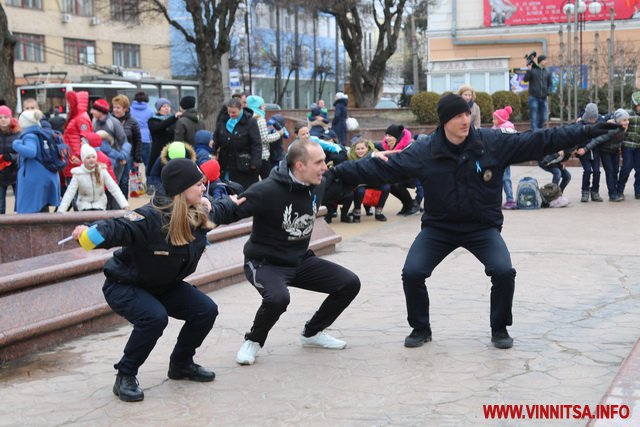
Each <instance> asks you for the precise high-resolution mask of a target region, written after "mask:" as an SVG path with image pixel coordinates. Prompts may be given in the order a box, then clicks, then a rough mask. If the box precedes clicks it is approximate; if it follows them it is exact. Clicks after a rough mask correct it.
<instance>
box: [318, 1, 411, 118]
mask: <svg viewBox="0 0 640 427" xmlns="http://www.w3.org/2000/svg"><path fill="white" fill-rule="evenodd" d="M405 3H406V0H369V1H365V0H323V1H322V4H318V6H317V7H318V9H319V10H321V11H323V12H326V13H329V14H331V15H333V16H334V17H335V19H336V22H337V23H338V27H339V28H340V36H341V38H342V43H343V45H344V48H345V50H346V51H347V54H348V55H349V59H350V60H351V64H350V76H349V82H350V83H351V90H352V91H353V94H354V96H355V100H356V104H357V105H358V106H359V107H372V106H374V105H375V103H376V102H377V100H378V98H379V97H380V94H381V93H382V89H383V81H384V76H385V69H386V63H387V60H388V59H389V57H391V55H393V53H394V52H395V51H396V47H397V41H398V35H399V34H400V31H401V26H402V14H403V10H404V5H405ZM363 8H366V9H369V10H370V11H371V14H372V15H373V21H374V23H375V25H376V27H377V29H378V40H377V43H376V49H375V53H374V55H373V58H372V60H371V63H370V64H369V67H368V68H367V67H366V66H365V61H364V58H363V49H362V39H363V30H362V19H361V17H360V11H361V10H362V9H363Z"/></svg>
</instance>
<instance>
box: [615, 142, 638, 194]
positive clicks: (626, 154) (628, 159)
mask: <svg viewBox="0 0 640 427" xmlns="http://www.w3.org/2000/svg"><path fill="white" fill-rule="evenodd" d="M632 169H633V170H635V178H634V181H633V192H634V193H635V194H636V195H638V194H640V149H635V148H629V147H622V168H620V176H619V178H618V194H624V186H625V185H626V184H627V180H628V179H629V174H631V170H632Z"/></svg>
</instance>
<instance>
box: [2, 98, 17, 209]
mask: <svg viewBox="0 0 640 427" xmlns="http://www.w3.org/2000/svg"><path fill="white" fill-rule="evenodd" d="M19 135H20V125H19V124H18V121H17V120H16V119H14V118H13V115H12V114H11V109H10V108H9V107H7V106H6V105H2V106H0V214H4V213H5V212H6V207H7V190H8V189H9V187H12V188H13V194H16V178H17V175H18V153H16V151H15V150H14V149H13V141H14V140H15V139H17V138H18V136H19Z"/></svg>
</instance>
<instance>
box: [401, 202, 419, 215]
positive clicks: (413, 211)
mask: <svg viewBox="0 0 640 427" xmlns="http://www.w3.org/2000/svg"><path fill="white" fill-rule="evenodd" d="M419 210H420V208H419V207H418V206H416V205H412V206H411V207H409V208H408V209H407V210H406V212H405V213H404V216H411V215H415V214H417V213H418V211H419Z"/></svg>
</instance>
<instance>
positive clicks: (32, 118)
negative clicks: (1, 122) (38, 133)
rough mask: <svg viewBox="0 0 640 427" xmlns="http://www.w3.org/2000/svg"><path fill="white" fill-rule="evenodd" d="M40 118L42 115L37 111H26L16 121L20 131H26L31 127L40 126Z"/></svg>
mask: <svg viewBox="0 0 640 427" xmlns="http://www.w3.org/2000/svg"><path fill="white" fill-rule="evenodd" d="M41 118H42V113H41V112H40V111H37V110H27V111H23V112H22V114H20V118H19V119H18V124H19V125H20V128H21V129H26V128H28V127H31V126H36V125H37V126H40V119H41Z"/></svg>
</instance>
